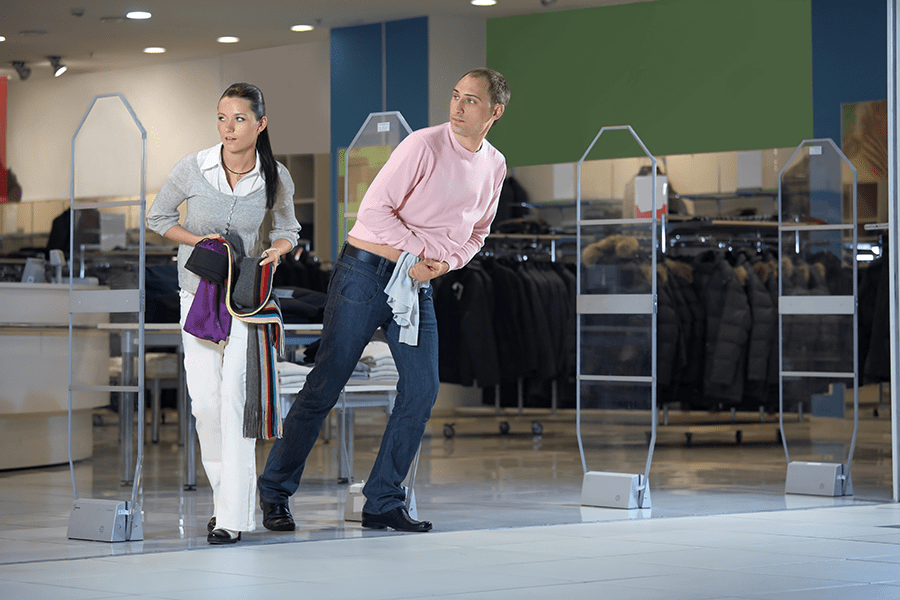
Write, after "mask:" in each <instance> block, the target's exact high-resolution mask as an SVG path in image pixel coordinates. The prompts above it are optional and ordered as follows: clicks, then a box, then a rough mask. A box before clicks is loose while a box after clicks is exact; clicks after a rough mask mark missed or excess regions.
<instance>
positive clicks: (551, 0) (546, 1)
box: [541, 0, 556, 6]
mask: <svg viewBox="0 0 900 600" xmlns="http://www.w3.org/2000/svg"><path fill="white" fill-rule="evenodd" d="M541 4H543V5H544V6H550V5H551V4H556V0H541Z"/></svg>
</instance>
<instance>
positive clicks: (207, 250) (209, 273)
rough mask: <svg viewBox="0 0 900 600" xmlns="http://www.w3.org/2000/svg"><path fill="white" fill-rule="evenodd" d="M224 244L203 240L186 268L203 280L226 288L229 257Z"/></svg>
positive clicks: (185, 265) (189, 258)
mask: <svg viewBox="0 0 900 600" xmlns="http://www.w3.org/2000/svg"><path fill="white" fill-rule="evenodd" d="M225 252H226V248H225V245H224V244H223V243H222V242H219V241H216V240H201V241H199V242H197V245H196V246H194V250H193V252H191V255H190V256H189V257H188V259H187V262H186V263H184V268H185V269H187V270H188V271H190V272H191V273H194V274H195V275H197V276H198V277H200V278H201V279H205V280H206V281H209V282H211V283H215V284H217V285H221V286H224V285H225V280H226V279H227V278H228V256H227V255H226V254H225Z"/></svg>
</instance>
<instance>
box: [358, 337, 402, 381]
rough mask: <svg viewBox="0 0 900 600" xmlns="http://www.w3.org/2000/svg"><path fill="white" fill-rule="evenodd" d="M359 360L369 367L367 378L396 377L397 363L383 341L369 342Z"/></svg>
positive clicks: (397, 376)
mask: <svg viewBox="0 0 900 600" xmlns="http://www.w3.org/2000/svg"><path fill="white" fill-rule="evenodd" d="M359 361H360V362H361V363H362V364H363V365H365V366H367V367H368V368H369V379H398V378H399V374H398V373H397V365H396V364H395V363H394V357H393V356H391V350H390V348H389V347H388V345H387V344H386V343H385V342H369V343H368V344H367V345H366V348H365V350H363V353H362V356H361V357H360V359H359Z"/></svg>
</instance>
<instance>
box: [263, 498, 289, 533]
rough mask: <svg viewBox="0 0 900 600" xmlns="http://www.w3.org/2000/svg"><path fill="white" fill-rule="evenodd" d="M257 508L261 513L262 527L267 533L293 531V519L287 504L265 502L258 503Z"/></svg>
mask: <svg viewBox="0 0 900 600" xmlns="http://www.w3.org/2000/svg"><path fill="white" fill-rule="evenodd" d="M259 507H260V508H261V509H262V513H263V527H265V528H266V529H268V530H269V531H294V529H295V528H296V526H295V525H294V517H293V516H291V509H289V508H288V505H287V503H286V502H285V503H280V504H272V503H269V502H266V501H265V500H260V501H259Z"/></svg>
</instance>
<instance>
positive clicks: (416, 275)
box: [259, 69, 509, 532]
mask: <svg viewBox="0 0 900 600" xmlns="http://www.w3.org/2000/svg"><path fill="white" fill-rule="evenodd" d="M508 102H509V86H508V85H507V83H506V80H505V79H504V78H503V76H502V75H501V74H500V73H498V72H496V71H493V70H491V69H475V70H473V71H470V72H469V73H467V74H466V75H465V76H463V78H462V79H460V80H459V83H457V84H456V88H455V89H454V90H453V95H452V100H451V102H450V122H449V123H444V124H443V125H438V126H436V127H429V128H426V129H421V130H419V131H416V132H414V133H412V134H411V135H410V136H409V137H407V138H406V139H405V140H403V142H401V143H400V145H399V146H397V148H396V149H395V150H394V152H393V153H392V154H391V156H390V158H389V159H388V162H387V163H386V164H385V165H384V167H382V169H381V171H380V172H379V173H378V175H377V176H376V177H375V180H374V181H373V183H372V185H371V187H370V188H369V189H368V191H367V192H366V195H365V197H364V198H363V201H362V203H361V204H360V209H359V212H358V217H357V222H356V224H355V225H354V227H353V228H352V229H351V230H350V232H349V233H348V236H347V244H345V246H344V248H343V250H342V251H341V256H340V258H339V259H338V262H337V263H336V265H335V267H334V271H333V273H332V277H331V281H330V283H329V286H328V300H327V301H326V305H325V317H324V321H323V329H322V340H321V343H320V346H319V349H318V351H317V353H316V366H315V368H314V369H313V370H312V371H311V372H310V373H309V374H308V376H307V379H306V385H305V386H304V387H303V389H302V390H301V391H300V393H299V394H297V398H296V400H295V401H294V403H293V405H292V406H291V410H290V411H289V412H288V415H287V417H286V418H285V421H284V435H283V437H282V438H281V439H279V440H276V442H275V445H274V446H273V447H272V450H271V452H270V454H269V459H268V461H267V463H266V469H265V471H264V472H263V474H262V475H261V476H260V478H259V498H260V507H261V508H262V511H263V525H264V526H265V527H266V528H267V529H270V530H272V531H292V530H293V529H294V520H293V517H292V516H291V513H290V510H289V509H288V504H287V502H288V498H289V497H290V496H291V495H293V494H294V492H296V491H297V488H298V487H299V485H300V477H301V475H302V473H303V467H304V465H305V462H306V458H307V456H308V455H309V452H310V450H311V449H312V447H313V445H314V444H315V442H316V439H317V438H318V435H319V431H320V430H321V428H322V424H323V423H324V421H325V418H326V417H327V416H328V413H329V412H330V411H331V409H332V408H333V407H334V405H335V404H336V403H337V400H338V398H339V396H340V393H341V390H342V389H343V387H344V385H345V384H346V383H347V380H348V379H349V378H350V376H351V374H352V372H353V368H354V366H355V365H356V363H357V361H358V360H359V357H360V355H361V354H362V351H363V349H364V348H365V346H366V344H367V343H368V342H369V341H370V340H371V338H372V335H373V334H374V333H375V331H376V330H377V329H378V328H379V327H381V328H383V330H384V332H385V336H386V338H387V341H388V345H389V347H390V349H391V354H392V355H393V357H394V361H395V363H396V365H397V370H398V372H399V382H398V384H397V397H396V400H395V402H394V410H393V412H392V413H391V416H390V418H389V419H388V423H387V427H386V428H385V432H384V437H383V438H382V442H381V448H380V449H379V451H378V456H377V458H376V460H375V465H374V466H373V467H372V472H371V474H370V476H369V479H368V480H367V482H366V485H365V486H364V488H363V494H364V495H365V497H366V503H365V505H364V506H363V511H362V525H363V527H369V528H373V529H385V528H388V527H390V528H392V529H395V530H398V531H418V532H424V531H429V530H430V529H431V527H432V525H431V523H429V522H427V521H416V520H413V519H412V518H410V516H409V513H408V512H407V510H406V507H405V505H404V500H405V495H404V491H403V488H402V487H401V483H402V482H403V479H404V478H405V477H406V475H407V473H408V471H409V468H410V465H411V464H412V461H413V458H414V457H415V454H416V451H417V450H418V447H419V444H420V443H421V440H422V435H423V433H424V432H425V423H426V422H427V421H428V419H429V417H430V416H431V409H432V406H433V405H434V401H435V399H436V398H437V392H438V385H439V381H438V338H437V321H436V319H435V315H434V306H433V304H432V300H431V287H430V286H427V287H424V286H416V285H414V286H413V289H415V288H416V287H418V288H419V289H418V297H417V300H418V320H417V325H418V330H417V332H416V334H415V335H414V336H413V338H414V341H412V342H410V341H409V337H408V336H407V335H406V334H407V333H408V331H404V327H402V326H401V325H400V324H398V323H397V322H396V321H395V320H394V318H393V317H394V315H393V311H392V307H391V304H389V297H388V294H386V293H385V288H386V287H387V286H388V284H389V283H392V281H391V279H392V275H393V274H394V269H395V267H396V266H397V264H398V261H400V262H401V263H402V264H403V265H407V264H412V263H413V262H414V263H415V264H412V266H411V267H409V268H408V276H409V278H411V279H412V280H414V282H421V283H425V282H428V281H430V280H431V279H434V278H435V277H439V276H441V275H443V274H444V273H446V272H447V271H449V270H450V269H459V268H461V267H463V266H464V265H465V264H466V263H468V262H469V260H471V258H472V257H473V256H474V255H475V253H476V252H478V250H479V249H480V248H481V246H482V244H483V243H484V238H485V237H486V236H487V234H488V232H489V230H490V225H491V221H492V220H493V218H494V214H495V212H496V209H497V200H498V198H499V195H500V188H501V186H502V183H503V179H504V178H505V176H506V162H505V159H504V158H503V155H502V154H500V152H498V151H497V150H496V149H495V148H494V147H493V146H491V144H490V143H489V142H488V141H487V140H485V139H484V138H485V136H486V135H487V133H488V131H489V130H490V128H491V125H493V124H494V122H495V121H497V120H498V119H500V117H501V116H502V115H503V111H504V110H505V109H506V105H507V103H508ZM409 259H411V260H409ZM417 259H420V260H417ZM398 268H400V269H404V268H406V267H398ZM399 275H401V276H402V275H405V274H404V273H402V272H400V273H399ZM414 282H413V283H414ZM412 320H413V321H415V316H413V319H412Z"/></svg>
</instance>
